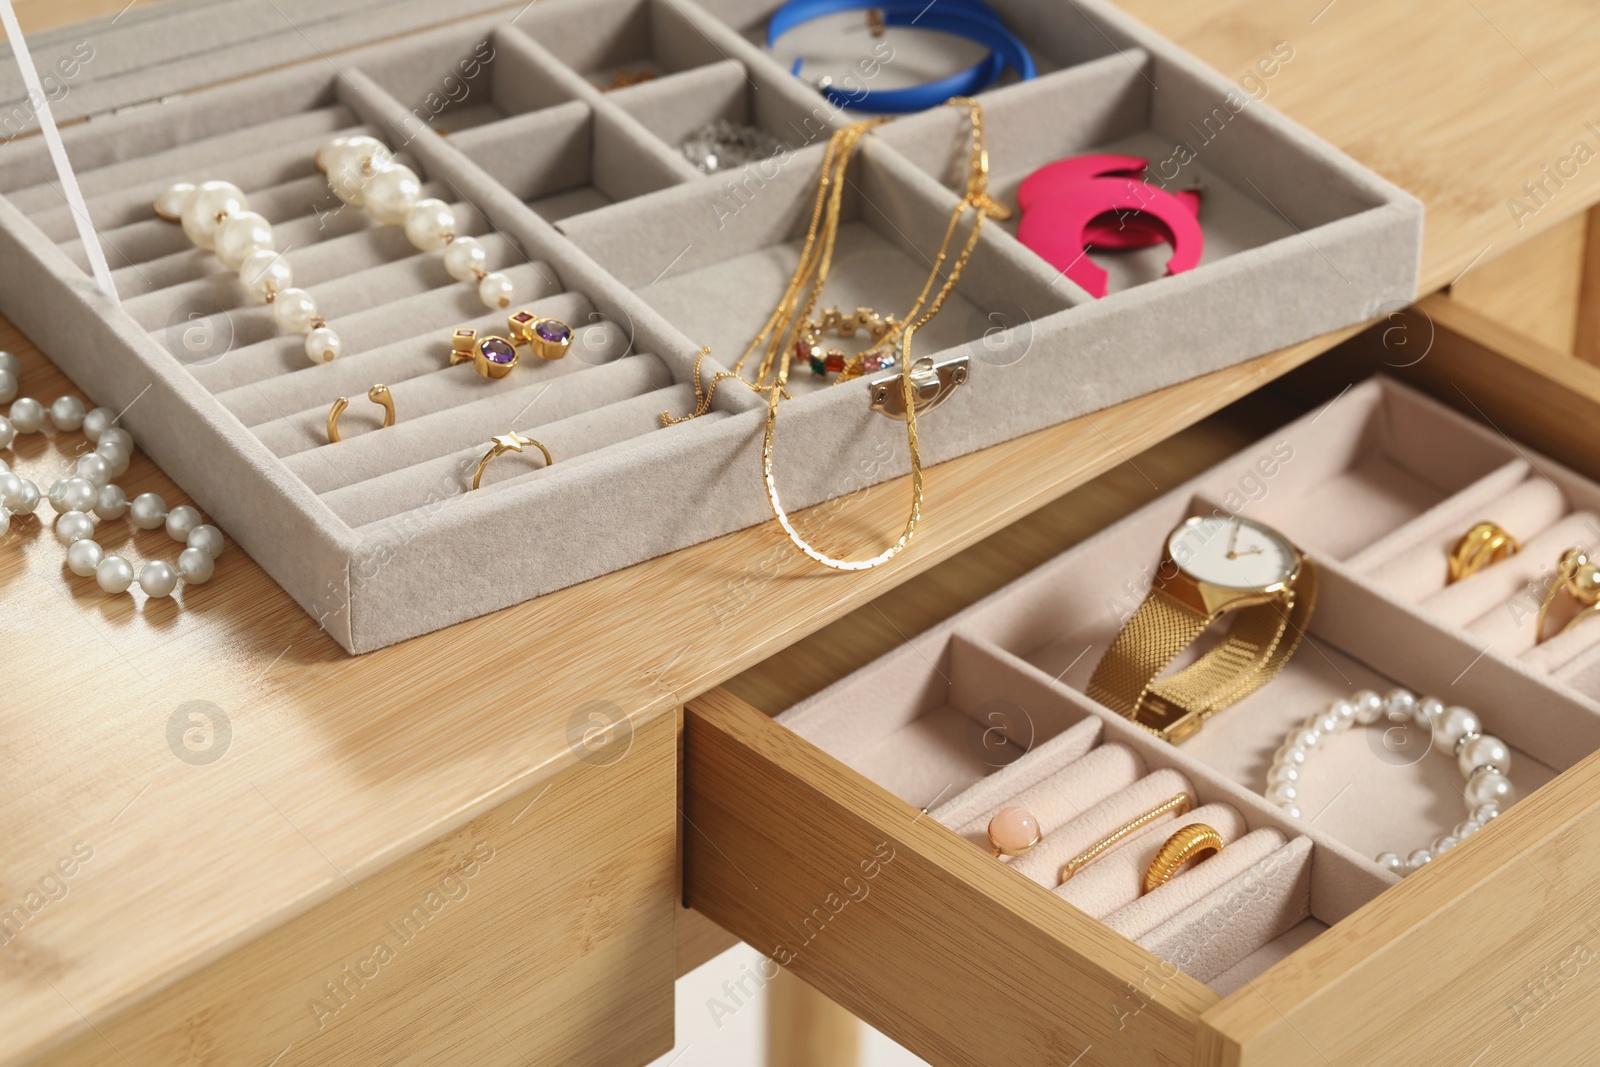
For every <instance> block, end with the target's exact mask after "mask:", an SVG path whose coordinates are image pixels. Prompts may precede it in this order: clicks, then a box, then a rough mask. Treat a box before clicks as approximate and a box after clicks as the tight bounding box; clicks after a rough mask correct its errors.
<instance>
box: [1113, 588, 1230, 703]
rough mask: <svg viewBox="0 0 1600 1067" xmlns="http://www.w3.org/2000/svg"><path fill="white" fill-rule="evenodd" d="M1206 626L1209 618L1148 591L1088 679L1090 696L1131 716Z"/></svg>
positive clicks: (1170, 599)
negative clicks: (1156, 681) (1168, 668)
mask: <svg viewBox="0 0 1600 1067" xmlns="http://www.w3.org/2000/svg"><path fill="white" fill-rule="evenodd" d="M1210 625H1211V619H1209V618H1208V617H1206V616H1204V615H1202V614H1200V613H1199V612H1198V611H1195V610H1194V609H1193V608H1191V607H1189V606H1187V605H1186V604H1182V603H1180V602H1178V601H1177V600H1174V599H1173V598H1172V597H1170V596H1168V595H1167V594H1166V593H1164V592H1162V591H1161V590H1159V589H1154V590H1152V591H1151V593H1150V595H1149V596H1148V597H1146V598H1145V601H1144V603H1143V604H1140V605H1139V609H1138V610H1137V611H1135V612H1134V613H1133V614H1132V615H1131V616H1130V617H1129V618H1128V621H1127V623H1126V624H1125V625H1124V626H1123V627H1122V632H1121V633H1120V634H1118V635H1117V638H1116V640H1115V641H1112V642H1111V647H1110V648H1108V649H1106V654H1105V655H1104V656H1102V657H1101V658H1100V663H1099V665H1098V666H1096V667H1095V669H1094V674H1093V675H1092V676H1091V677H1090V678H1089V688H1088V690H1087V692H1088V695H1089V698H1090V699H1091V700H1098V701H1099V702H1100V703H1102V704H1104V705H1105V706H1106V707H1108V708H1110V709H1111V710H1112V711H1115V712H1117V713H1118V714H1119V715H1126V716H1129V717H1130V718H1131V717H1132V716H1133V713H1134V712H1135V711H1137V710H1138V709H1139V704H1140V702H1141V701H1143V700H1144V695H1145V692H1146V690H1148V689H1149V687H1150V683H1151V681H1153V680H1154V679H1155V677H1156V676H1157V675H1158V674H1160V673H1161V672H1162V671H1164V670H1166V668H1167V665H1168V664H1169V663H1171V662H1172V661H1173V660H1175V659H1177V658H1178V655H1179V653H1181V652H1182V651H1183V650H1184V649H1186V648H1188V647H1189V646H1190V645H1192V644H1194V641H1195V638H1197V637H1199V636H1200V635H1201V634H1203V633H1205V632H1206V629H1207V627H1209V626H1210Z"/></svg>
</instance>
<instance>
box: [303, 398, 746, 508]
mask: <svg viewBox="0 0 1600 1067" xmlns="http://www.w3.org/2000/svg"><path fill="white" fill-rule="evenodd" d="M693 393H694V391H693V390H692V389H691V388H690V387H689V386H687V385H673V386H668V387H666V388H664V389H657V390H655V391H654V392H649V393H644V394H642V395H640V396H636V397H632V398H630V399H626V400H615V401H611V402H609V403H607V404H605V405H604V406H599V407H594V408H591V409H590V410H587V411H579V412H576V413H575V414H571V415H566V416H564V417H560V418H556V419H554V421H547V422H539V423H538V424H537V425H529V426H523V427H521V428H519V429H518V430H517V432H518V433H520V434H522V435H523V436H525V437H532V438H533V439H534V440H536V441H539V442H540V443H541V444H543V445H544V446H545V447H546V448H548V449H549V450H550V456H551V458H552V459H554V460H555V461H556V463H558V464H560V465H561V469H562V471H563V472H565V471H566V470H567V469H568V468H570V467H571V466H572V465H573V464H576V463H582V462H584V461H585V460H586V459H590V458H593V457H595V456H598V455H604V454H605V453H606V451H607V450H608V449H613V448H616V447H619V446H625V445H626V444H627V442H629V441H632V440H634V439H635V438H639V437H643V436H645V435H647V434H652V433H655V432H656V431H657V430H658V429H660V423H659V422H658V421H657V419H658V417H659V415H660V412H661V411H662V410H663V409H665V408H676V407H679V406H681V405H682V404H683V403H685V402H686V401H687V402H692V401H693V399H694V397H693ZM536 414H537V413H536V412H533V411H530V412H529V413H528V414H527V415H525V416H524V419H525V420H527V419H531V418H533V417H534V416H535V415H536ZM727 417H728V416H727V415H725V414H723V413H722V412H712V413H711V414H709V415H707V416H705V418H706V419H707V421H708V423H714V422H716V421H717V420H719V419H726V418H727ZM488 446H489V442H488V441H484V442H481V443H479V444H475V445H472V446H470V447H468V448H463V449H460V450H459V451H457V452H455V453H453V454H451V455H449V456H440V457H438V458H436V459H431V460H427V461H425V462H422V463H418V464H415V465H413V466H410V467H406V468H404V469H403V470H397V471H393V472H391V473H389V474H384V475H379V476H377V477H374V478H368V479H366V480H364V481H361V482H357V483H355V484H354V485H350V486H346V487H344V488H341V489H335V490H333V491H331V492H329V493H326V494H324V496H323V500H324V501H326V502H327V504H328V506H329V507H330V508H332V509H333V512H334V514H336V515H338V516H339V517H340V518H341V519H343V520H344V521H345V522H347V523H349V524H350V525H351V526H352V527H360V526H365V525H369V524H371V523H376V522H380V521H382V520H384V519H389V518H393V517H395V516H398V515H403V514H405V513H406V512H409V511H412V510H414V509H416V508H420V507H423V506H424V505H425V504H426V503H427V502H428V501H429V500H430V499H435V500H436V499H438V497H439V495H440V489H441V487H446V488H447V489H448V490H453V491H452V492H449V494H448V495H452V496H455V495H462V494H465V493H467V492H469V491H470V490H471V486H472V476H473V473H474V472H475V471H476V470H477V467H478V462H479V461H480V460H481V459H482V458H483V456H484V453H485V452H487V451H488ZM544 469H545V465H544V456H543V455H542V454H541V453H540V452H539V451H538V449H536V448H528V449H526V450H524V451H523V452H522V453H521V454H520V455H518V454H516V453H511V454H508V455H506V456H503V457H501V458H500V459H497V460H495V461H494V462H493V463H491V464H489V466H488V467H487V468H486V469H485V470H484V472H483V486H482V488H481V489H480V490H478V492H480V493H483V494H485V495H490V496H492V495H493V494H494V493H496V492H498V491H500V490H502V489H504V488H506V487H507V486H510V485H520V484H522V483H523V482H524V481H526V480H529V479H532V478H536V477H539V476H540V472H541V471H543V470H544Z"/></svg>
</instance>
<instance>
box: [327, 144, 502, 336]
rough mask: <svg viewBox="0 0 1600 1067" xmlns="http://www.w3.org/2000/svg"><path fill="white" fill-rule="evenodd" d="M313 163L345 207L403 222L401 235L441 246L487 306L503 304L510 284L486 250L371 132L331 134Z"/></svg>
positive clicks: (421, 245) (429, 248) (457, 274)
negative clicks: (463, 231) (424, 194)
mask: <svg viewBox="0 0 1600 1067" xmlns="http://www.w3.org/2000/svg"><path fill="white" fill-rule="evenodd" d="M316 163H317V169H319V170H321V171H322V172H323V173H324V174H326V175H327V176H328V187H329V188H330V189H332V190H333V194H334V195H335V196H337V197H338V198H339V199H340V200H343V201H344V202H345V203H346V204H349V205H350V206H351V207H356V208H364V209H365V210H366V212H367V214H369V215H371V216H372V217H373V218H375V219H377V220H378V221H379V222H382V223H387V224H388V225H390V226H403V227H404V228H405V231H406V238H407V239H408V240H409V241H410V242H411V243H412V244H413V245H414V246H416V247H417V248H418V249H420V250H422V251H424V252H437V251H439V250H440V249H443V250H444V269H445V270H447V271H449V272H450V277H452V278H454V279H456V280H457V281H462V282H473V283H476V284H477V286H478V298H479V299H480V300H482V301H483V305H484V307H487V308H490V309H498V308H508V307H510V306H511V300H512V297H513V296H514V295H515V286H514V285H513V284H512V281H511V279H510V278H509V277H507V276H506V275H504V274H502V273H500V272H499V271H490V270H489V269H488V266H489V253H488V251H487V250H485V249H484V247H483V245H482V243H480V242H479V241H478V240H477V238H474V237H462V236H459V235H458V231H457V228H456V227H457V222H456V213H455V212H454V211H453V210H451V208H450V205H449V204H446V203H445V202H444V201H443V200H436V199H433V198H432V197H428V198H423V197H422V179H420V178H418V177H417V174H416V171H414V170H412V169H411V168H410V167H408V166H406V165H405V164H403V163H396V162H395V160H394V153H393V152H392V151H390V150H389V148H388V146H387V145H385V144H384V143H383V142H382V141H379V140H378V139H377V138H376V137H366V136H359V137H335V138H334V139H333V140H331V141H329V142H328V143H327V144H325V145H323V146H322V147H321V148H319V149H318V150H317V159H316Z"/></svg>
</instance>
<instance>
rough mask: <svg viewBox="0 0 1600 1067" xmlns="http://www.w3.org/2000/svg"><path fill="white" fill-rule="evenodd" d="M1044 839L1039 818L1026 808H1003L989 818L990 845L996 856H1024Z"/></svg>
mask: <svg viewBox="0 0 1600 1067" xmlns="http://www.w3.org/2000/svg"><path fill="white" fill-rule="evenodd" d="M1042 840H1044V834H1042V833H1041V832H1040V830H1039V820H1038V819H1035V818H1034V817H1033V813H1032V812H1030V811H1028V809H1026V808H1018V807H1010V808H1001V809H1000V810H999V811H997V812H995V815H994V818H992V819H990V820H989V846H990V848H991V849H992V850H993V852H994V855H995V856H1011V857H1016V856H1023V855H1026V854H1027V853H1028V852H1030V851H1032V849H1033V847H1034V846H1035V845H1037V844H1038V843H1039V842H1040V841H1042Z"/></svg>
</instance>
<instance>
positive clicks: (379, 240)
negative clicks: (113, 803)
mask: <svg viewBox="0 0 1600 1067" xmlns="http://www.w3.org/2000/svg"><path fill="white" fill-rule="evenodd" d="M312 182H315V183H317V186H320V192H321V193H322V194H325V195H327V189H328V185H327V182H326V180H324V179H323V178H322V177H321V176H320V175H319V176H318V177H316V178H305V179H301V180H299V181H293V182H286V183H284V184H283V185H278V186H274V187H273V188H272V189H269V190H267V191H266V192H267V194H268V195H265V196H258V195H254V194H252V195H251V197H250V208H251V210H252V211H255V212H258V213H259V214H260V215H262V216H263V217H264V218H266V219H267V221H268V222H270V223H272V235H273V238H274V240H275V241H276V244H277V248H278V251H280V252H282V253H283V254H284V256H285V258H286V259H287V260H288V261H289V262H290V263H291V264H292V265H293V267H294V270H295V284H296V285H298V286H299V287H301V288H302V289H304V288H309V287H311V286H313V285H316V284H317V283H318V282H321V281H325V280H327V279H329V278H332V277H337V276H338V275H339V274H341V273H346V270H345V269H344V268H345V267H347V266H348V268H350V269H358V268H364V267H370V266H376V265H378V264H380V263H383V262H386V261H387V260H389V259H393V258H395V257H396V256H399V255H405V254H410V253H413V252H414V250H413V249H412V248H411V247H410V245H409V244H407V242H406V239H405V235H404V234H403V233H402V232H401V231H399V230H397V229H395V228H393V227H376V226H374V225H373V224H372V220H371V219H370V218H368V217H367V216H366V215H364V214H362V213H361V212H359V211H356V210H354V209H353V208H348V207H345V206H343V205H342V204H340V203H339V201H338V200H333V202H332V203H328V202H327V199H332V197H331V195H327V199H323V198H322V197H319V196H318V195H317V193H318V188H317V187H316V186H312V185H311V183H312ZM422 191H423V195H424V196H431V197H437V198H439V199H447V198H448V197H450V196H451V195H452V191H451V190H449V189H447V188H445V187H444V186H442V185H438V184H436V183H433V182H427V183H424V184H423V187H422ZM453 206H454V208H455V211H456V219H457V223H458V226H459V229H460V232H461V233H463V234H470V235H473V236H478V235H481V234H483V233H484V231H485V230H487V229H488V223H486V222H485V221H484V220H483V217H482V216H481V215H479V214H478V212H477V211H476V210H475V209H474V208H473V207H472V205H470V204H462V203H458V204H455V205H453ZM280 220H282V221H280ZM155 222H156V223H157V224H158V225H159V227H160V228H159V229H149V228H144V227H146V226H147V224H145V223H139V224H136V227H137V228H136V227H126V229H128V230H131V231H133V234H134V238H135V243H134V245H133V248H134V251H133V252H130V250H129V247H128V245H127V244H120V245H118V246H117V252H118V253H119V257H120V258H131V257H132V256H133V255H135V254H137V253H145V252H148V251H150V250H152V249H153V248H156V247H166V246H168V245H169V244H170V243H171V242H173V241H174V240H177V241H182V242H183V247H182V248H181V249H175V250H173V251H172V252H169V253H168V254H166V255H164V256H160V257H157V258H154V259H145V260H143V261H141V262H136V263H133V264H131V265H130V266H127V267H124V268H122V269H121V270H117V271H113V273H112V277H113V278H114V279H115V280H116V282H117V292H118V293H119V294H121V296H122V298H123V302H124V303H125V304H128V305H130V306H131V305H133V304H135V303H136V301H137V299H138V297H139V296H140V294H141V293H143V294H151V293H155V292H157V291H165V290H170V289H173V288H176V287H178V286H180V285H183V284H184V283H185V282H190V281H194V280H196V279H200V278H209V277H211V276H213V275H226V276H228V277H231V278H233V279H235V281H237V278H238V274H237V272H235V271H230V270H228V268H227V267H225V266H223V264H222V261H221V260H219V259H218V258H217V257H216V256H215V255H214V254H213V253H211V252H208V251H206V250H205V249H201V248H197V247H196V246H195V245H194V244H193V243H192V242H191V241H190V240H189V238H188V236H187V235H185V234H184V232H183V227H182V226H181V225H179V224H178V223H173V222H166V221H164V220H161V219H156V220H155ZM352 235H353V236H352ZM347 236H348V237H349V239H348V240H342V241H341V240H339V239H340V238H345V237H347ZM313 248H314V249H315V251H312V249H313ZM78 252H79V254H80V255H81V254H82V248H81V247H79V248H78ZM346 255H348V256H349V257H350V259H349V262H348V264H346V263H344V262H343V257H344V256H346ZM333 261H337V262H333ZM125 280H127V281H131V283H132V284H130V285H128V286H127V287H126V288H124V285H123V283H124V281H125ZM211 284H215V283H214V282H213V283H211ZM204 291H205V293H206V295H209V296H212V297H213V298H215V299H217V300H219V301H220V300H226V299H229V298H230V296H236V295H237V294H238V293H242V291H243V290H242V289H239V288H238V287H237V286H233V287H226V286H224V287H223V289H222V290H221V291H216V290H213V289H211V288H210V285H208V286H207V287H206V288H205V290H204Z"/></svg>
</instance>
